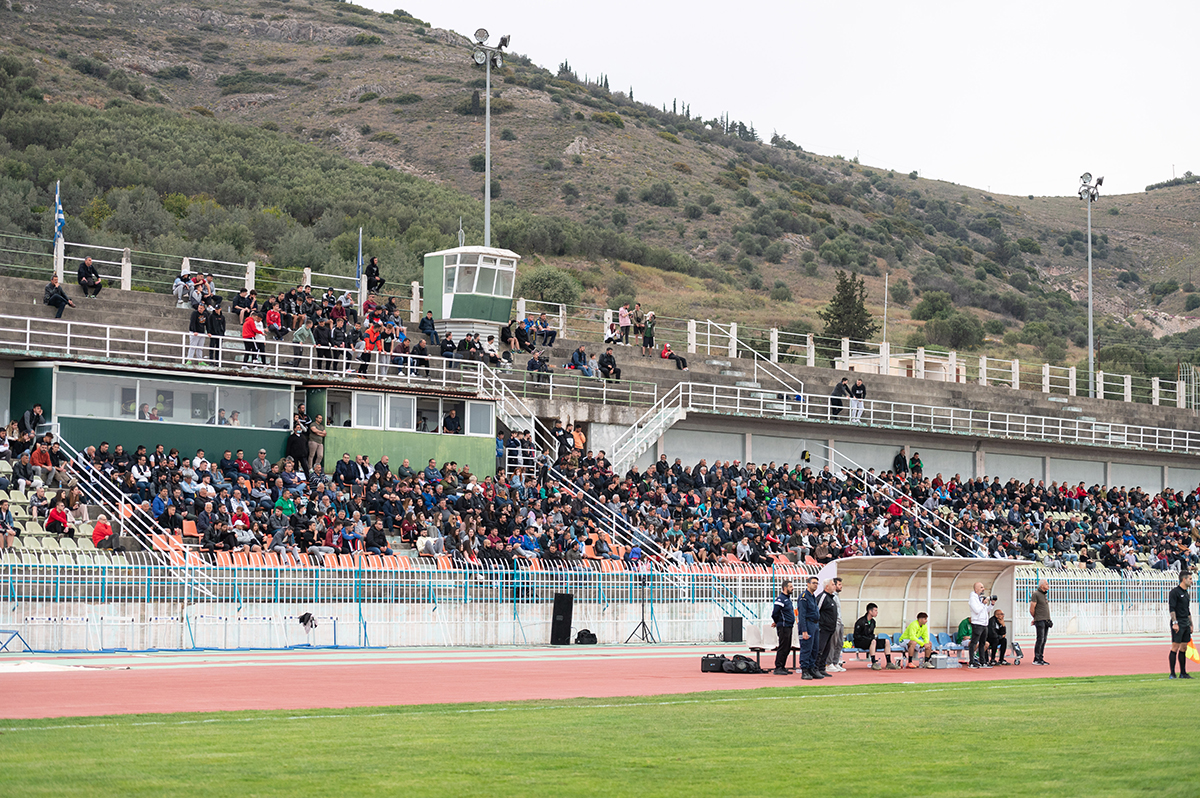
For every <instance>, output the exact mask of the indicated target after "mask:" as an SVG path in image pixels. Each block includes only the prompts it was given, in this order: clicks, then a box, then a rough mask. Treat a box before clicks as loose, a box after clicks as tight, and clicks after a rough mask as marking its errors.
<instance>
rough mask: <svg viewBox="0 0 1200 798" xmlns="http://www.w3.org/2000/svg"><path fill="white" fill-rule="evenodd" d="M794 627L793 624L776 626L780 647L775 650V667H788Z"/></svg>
mask: <svg viewBox="0 0 1200 798" xmlns="http://www.w3.org/2000/svg"><path fill="white" fill-rule="evenodd" d="M792 629H793V627H791V626H776V627H775V631H776V632H777V633H778V634H779V648H778V649H777V650H776V651H775V668H776V670H778V669H779V668H786V667H787V661H788V654H790V653H791V651H792Z"/></svg>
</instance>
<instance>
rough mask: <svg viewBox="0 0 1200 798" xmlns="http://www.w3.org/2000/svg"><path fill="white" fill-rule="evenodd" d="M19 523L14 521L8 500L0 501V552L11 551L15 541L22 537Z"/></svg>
mask: <svg viewBox="0 0 1200 798" xmlns="http://www.w3.org/2000/svg"><path fill="white" fill-rule="evenodd" d="M20 535H21V533H20V532H19V531H18V530H17V522H16V521H15V520H13V514H12V510H11V509H9V503H8V499H0V551H2V550H4V549H11V548H12V544H13V541H14V540H16V539H17V538H18V537H20Z"/></svg>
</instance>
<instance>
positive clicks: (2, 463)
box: [0, 460, 12, 476]
mask: <svg viewBox="0 0 1200 798" xmlns="http://www.w3.org/2000/svg"><path fill="white" fill-rule="evenodd" d="M11 473H12V463H10V462H8V461H7V460H0V474H4V475H5V476H8V475H9V474H11Z"/></svg>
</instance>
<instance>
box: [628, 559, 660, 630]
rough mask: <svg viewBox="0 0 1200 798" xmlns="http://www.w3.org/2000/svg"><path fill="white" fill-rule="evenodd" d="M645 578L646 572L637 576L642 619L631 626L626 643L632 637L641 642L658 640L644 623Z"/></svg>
mask: <svg viewBox="0 0 1200 798" xmlns="http://www.w3.org/2000/svg"><path fill="white" fill-rule="evenodd" d="M647 578H648V577H647V576H646V574H641V575H640V576H638V583H639V584H640V586H641V587H640V589H639V590H640V592H639V597H640V599H641V603H642V620H640V621H638V625H637V626H635V627H634V628H633V631H632V632H630V634H629V637H627V638H625V642H626V643H628V642H629V641H631V640H633V638H635V637H636V638H638V639H639V640H641V641H642V642H643V643H657V642H658V641H657V640H655V639H654V633H653V632H651V631H650V627H649V626H647V625H646V580H647Z"/></svg>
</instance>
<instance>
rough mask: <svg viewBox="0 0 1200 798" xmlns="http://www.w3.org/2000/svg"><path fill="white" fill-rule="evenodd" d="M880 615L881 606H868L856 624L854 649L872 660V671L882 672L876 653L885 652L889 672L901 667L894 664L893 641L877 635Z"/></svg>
mask: <svg viewBox="0 0 1200 798" xmlns="http://www.w3.org/2000/svg"><path fill="white" fill-rule="evenodd" d="M878 615H879V605H878V604H874V603H872V604H868V605H867V611H866V612H865V613H864V614H863V616H862V617H861V618H859V619H858V620H857V621H855V622H854V635H853V642H854V647H855V648H857V649H860V650H862V651H866V652H867V655H868V656H869V657H870V658H871V670H873V671H877V670H882V666H881V665H880V664H879V660H878V659H877V658H876V656H875V652H876V651H883V655H884V657H886V658H887V667H888V670H894V669H896V668H898V667H899V665H898V664H894V663H893V662H892V647H891V641H889V640H888V639H887V638H886V637H884V636H883V635H879V636H876V635H875V618H876V616H878Z"/></svg>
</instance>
